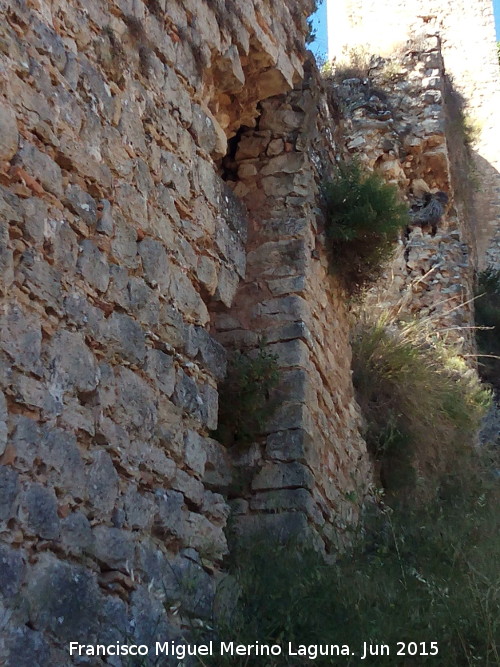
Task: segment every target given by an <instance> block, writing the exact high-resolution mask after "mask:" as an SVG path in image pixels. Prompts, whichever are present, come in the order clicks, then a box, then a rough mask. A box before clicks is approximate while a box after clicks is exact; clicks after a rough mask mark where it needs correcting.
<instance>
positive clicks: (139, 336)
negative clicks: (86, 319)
mask: <svg viewBox="0 0 500 667" xmlns="http://www.w3.org/2000/svg"><path fill="white" fill-rule="evenodd" d="M102 334H103V338H104V339H105V340H106V342H107V345H108V347H107V351H108V354H110V355H111V354H115V355H117V356H119V357H122V358H123V359H125V360H126V361H130V362H131V363H135V364H139V365H142V364H143V363H144V359H145V357H146V346H145V339H144V332H143V330H142V327H141V326H140V325H139V324H138V323H137V322H136V321H135V320H134V319H132V318H131V317H130V316H129V315H126V314H125V313H117V312H113V313H112V314H111V315H110V317H109V318H108V319H107V320H106V322H105V323H104V326H103V331H102Z"/></svg>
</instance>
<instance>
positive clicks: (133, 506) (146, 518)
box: [123, 486, 155, 530]
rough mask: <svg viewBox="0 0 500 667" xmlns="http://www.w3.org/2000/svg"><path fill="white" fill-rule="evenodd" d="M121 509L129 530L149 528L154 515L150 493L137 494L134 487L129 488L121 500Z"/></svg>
mask: <svg viewBox="0 0 500 667" xmlns="http://www.w3.org/2000/svg"><path fill="white" fill-rule="evenodd" d="M123 508H124V510H125V516H126V521H127V524H128V526H129V528H131V529H132V530H137V529H140V530H148V529H150V528H151V526H152V524H153V519H154V515H155V499H154V496H153V495H152V494H151V493H139V492H138V490H137V488H136V487H135V486H129V488H128V489H127V491H126V493H125V495H124V498H123Z"/></svg>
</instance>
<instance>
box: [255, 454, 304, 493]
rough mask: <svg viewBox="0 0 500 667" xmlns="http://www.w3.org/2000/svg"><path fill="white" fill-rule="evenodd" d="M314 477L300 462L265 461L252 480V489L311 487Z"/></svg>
mask: <svg viewBox="0 0 500 667" xmlns="http://www.w3.org/2000/svg"><path fill="white" fill-rule="evenodd" d="M313 486H314V477H313V475H312V473H311V471H310V469H309V468H307V467H306V466H304V465H303V464H302V463H298V462H295V461H293V462H290V463H271V462H268V463H265V464H264V466H263V467H262V468H261V470H260V471H259V472H258V473H257V475H256V476H255V477H254V478H253V480H252V489H253V490H254V491H258V490H260V489H286V488H297V487H303V488H306V489H312V488H313Z"/></svg>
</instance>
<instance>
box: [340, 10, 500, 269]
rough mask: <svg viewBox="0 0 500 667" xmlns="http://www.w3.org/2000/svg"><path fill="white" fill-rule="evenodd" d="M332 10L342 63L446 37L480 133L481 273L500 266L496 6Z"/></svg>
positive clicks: (447, 54)
mask: <svg viewBox="0 0 500 667" xmlns="http://www.w3.org/2000/svg"><path fill="white" fill-rule="evenodd" d="M332 5H335V7H336V10H335V7H334V8H333V10H332V12H331V14H330V16H331V25H329V30H330V31H331V33H332V44H331V48H332V53H331V56H334V55H336V56H338V57H341V55H342V53H343V52H345V49H346V48H347V49H348V50H352V49H354V50H356V49H357V50H358V51H359V50H360V49H361V50H367V51H370V52H374V53H380V54H382V55H385V54H388V53H390V52H393V51H394V50H396V52H397V51H398V50H399V49H400V48H401V46H403V47H404V44H405V43H406V41H407V40H408V38H411V39H412V40H413V42H414V44H415V45H416V48H417V50H418V48H419V47H418V43H419V40H422V39H424V40H425V37H426V36H428V35H438V36H439V37H440V40H441V44H442V53H443V59H444V66H445V69H446V72H447V74H448V75H449V76H450V77H451V78H452V80H453V85H454V87H455V89H456V90H457V91H458V92H459V93H460V94H461V95H463V97H464V99H465V101H466V104H467V107H466V114H467V116H468V117H470V119H471V120H472V121H473V123H475V125H476V127H477V128H478V129H479V130H480V132H479V136H478V137H477V140H476V141H475V142H474V146H473V147H474V151H475V154H476V170H477V177H478V179H477V180H478V183H479V192H478V193H477V195H476V221H475V227H474V237H475V241H476V244H477V250H478V264H479V268H484V266H486V265H487V264H494V265H496V266H498V262H499V261H500V253H499V247H500V246H499V243H500V237H499V226H498V217H499V206H500V197H499V192H500V176H499V172H500V158H499V155H500V150H499V149H500V144H499V141H500V140H499V138H498V132H497V128H498V120H499V116H498V114H499V109H500V72H499V66H498V56H497V51H496V37H495V23H494V17H493V4H492V2H491V0H475V1H474V2H467V1H466V0H459V1H458V2H448V1H447V0H415V1H413V2H402V1H401V0H384V1H383V2H379V1H377V2H375V1H373V2H371V1H368V2H367V1H366V0H362V1H360V0H344V1H343V2H341V3H333V0H332ZM337 18H338V27H337V23H336V20H337Z"/></svg>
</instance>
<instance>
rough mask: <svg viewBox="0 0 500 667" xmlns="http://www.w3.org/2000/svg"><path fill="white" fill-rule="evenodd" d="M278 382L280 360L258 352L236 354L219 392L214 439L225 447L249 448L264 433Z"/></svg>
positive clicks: (272, 408) (263, 350) (273, 404)
mask: <svg viewBox="0 0 500 667" xmlns="http://www.w3.org/2000/svg"><path fill="white" fill-rule="evenodd" d="M278 381H279V370H278V361H277V357H276V355H274V354H271V353H270V352H268V351H266V349H265V347H264V344H261V345H260V346H259V348H258V350H256V351H253V352H249V353H245V352H235V353H234V355H233V356H232V358H231V359H230V361H229V364H228V371H227V376H226V379H225V380H224V382H223V383H222V385H221V387H220V391H219V424H218V427H217V429H216V431H215V432H214V433H213V436H214V437H215V438H216V439H217V440H219V442H221V443H222V444H224V445H227V446H232V445H248V444H250V443H252V442H254V441H255V440H256V439H257V438H258V436H259V435H260V434H261V433H262V431H263V429H264V427H265V424H266V421H267V420H268V419H269V418H270V417H272V415H273V413H274V411H275V409H276V402H275V401H274V400H273V399H272V398H271V393H272V391H273V389H275V388H276V386H277V384H278Z"/></svg>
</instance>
